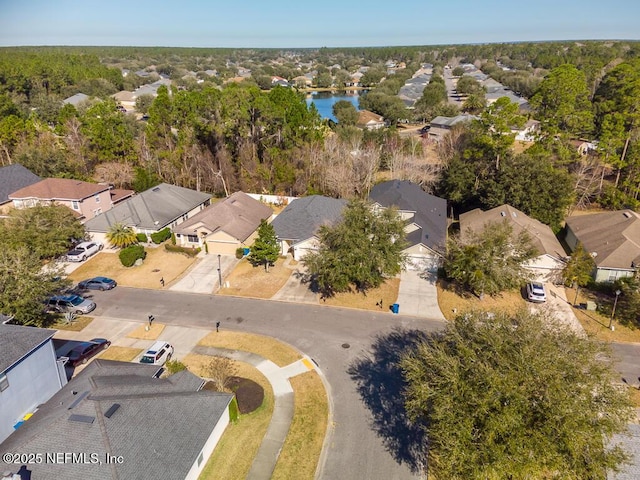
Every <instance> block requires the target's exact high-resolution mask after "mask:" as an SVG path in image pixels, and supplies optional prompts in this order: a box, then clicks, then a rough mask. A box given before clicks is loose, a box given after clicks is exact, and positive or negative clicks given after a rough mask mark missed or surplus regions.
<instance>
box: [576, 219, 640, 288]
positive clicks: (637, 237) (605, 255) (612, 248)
mask: <svg viewBox="0 0 640 480" xmlns="http://www.w3.org/2000/svg"><path fill="white" fill-rule="evenodd" d="M565 239H566V242H567V245H569V248H571V250H572V251H573V250H575V248H576V245H577V244H578V242H580V243H582V245H583V246H584V248H585V250H586V251H587V252H589V253H591V256H592V257H593V260H594V261H595V264H596V269H595V272H594V273H593V277H594V279H595V281H596V282H614V281H616V280H618V279H619V278H624V277H632V276H634V275H635V274H636V273H637V272H638V268H640V215H638V213H636V212H634V211H633V210H617V211H615V212H603V213H594V214H591V215H578V216H575V217H568V218H567V219H566V237H565Z"/></svg>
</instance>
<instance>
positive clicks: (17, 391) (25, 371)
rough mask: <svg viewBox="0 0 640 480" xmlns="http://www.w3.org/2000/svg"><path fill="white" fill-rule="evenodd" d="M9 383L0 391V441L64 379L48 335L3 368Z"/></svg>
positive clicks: (50, 395) (55, 390)
mask: <svg viewBox="0 0 640 480" xmlns="http://www.w3.org/2000/svg"><path fill="white" fill-rule="evenodd" d="M5 375H6V376H7V380H8V381H9V387H8V388H7V389H6V390H4V391H2V392H0V443H1V442H2V441H4V440H5V439H6V438H7V437H8V436H9V435H10V434H11V433H12V432H13V430H14V428H13V426H14V425H15V424H16V423H17V422H18V421H20V420H21V419H22V418H23V417H24V416H25V415H26V414H28V413H32V412H33V411H34V410H35V408H36V407H37V406H38V405H40V404H42V403H44V402H46V401H47V400H49V399H50V398H51V397H52V396H53V395H54V394H55V393H56V392H57V391H58V390H60V389H61V388H62V387H63V386H64V385H65V384H66V383H67V379H66V376H65V377H64V378H61V377H60V375H59V372H58V365H57V363H56V352H55V350H54V348H53V342H52V341H51V340H50V339H49V340H47V342H46V343H44V344H42V345H40V346H39V347H37V348H36V349H35V350H33V351H32V352H30V353H29V354H28V355H27V356H26V357H25V358H23V359H22V360H21V361H20V362H18V363H16V364H14V365H13V366H11V367H10V368H9V369H8V370H7V371H6V372H5Z"/></svg>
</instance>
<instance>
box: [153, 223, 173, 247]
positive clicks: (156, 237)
mask: <svg viewBox="0 0 640 480" xmlns="http://www.w3.org/2000/svg"><path fill="white" fill-rule="evenodd" d="M169 238H171V230H170V229H169V227H167V228H163V229H162V230H160V231H159V232H155V233H152V234H151V241H153V243H155V244H160V243H162V242H164V241H165V240H168V239H169Z"/></svg>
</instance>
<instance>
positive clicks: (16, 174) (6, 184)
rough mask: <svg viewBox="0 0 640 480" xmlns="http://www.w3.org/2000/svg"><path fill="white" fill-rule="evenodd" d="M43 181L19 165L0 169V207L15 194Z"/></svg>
mask: <svg viewBox="0 0 640 480" xmlns="http://www.w3.org/2000/svg"><path fill="white" fill-rule="evenodd" d="M40 180H42V179H41V178H40V177H39V176H37V175H36V174H35V173H32V172H31V171H30V170H28V169H27V168H25V167H23V166H22V165H18V164H17V163H15V164H13V165H7V166H6V167H0V205H2V204H3V203H7V202H8V201H9V195H11V194H12V193H13V192H17V191H18V190H20V189H22V188H24V187H28V186H29V185H33V184H34V183H38V182H39V181H40Z"/></svg>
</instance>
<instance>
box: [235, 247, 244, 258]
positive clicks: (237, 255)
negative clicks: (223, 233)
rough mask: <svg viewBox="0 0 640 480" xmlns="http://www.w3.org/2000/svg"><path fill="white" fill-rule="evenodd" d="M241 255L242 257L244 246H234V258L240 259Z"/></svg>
mask: <svg viewBox="0 0 640 480" xmlns="http://www.w3.org/2000/svg"><path fill="white" fill-rule="evenodd" d="M242 257H244V248H242V247H240V248H236V258H237V259H241V258H242Z"/></svg>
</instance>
